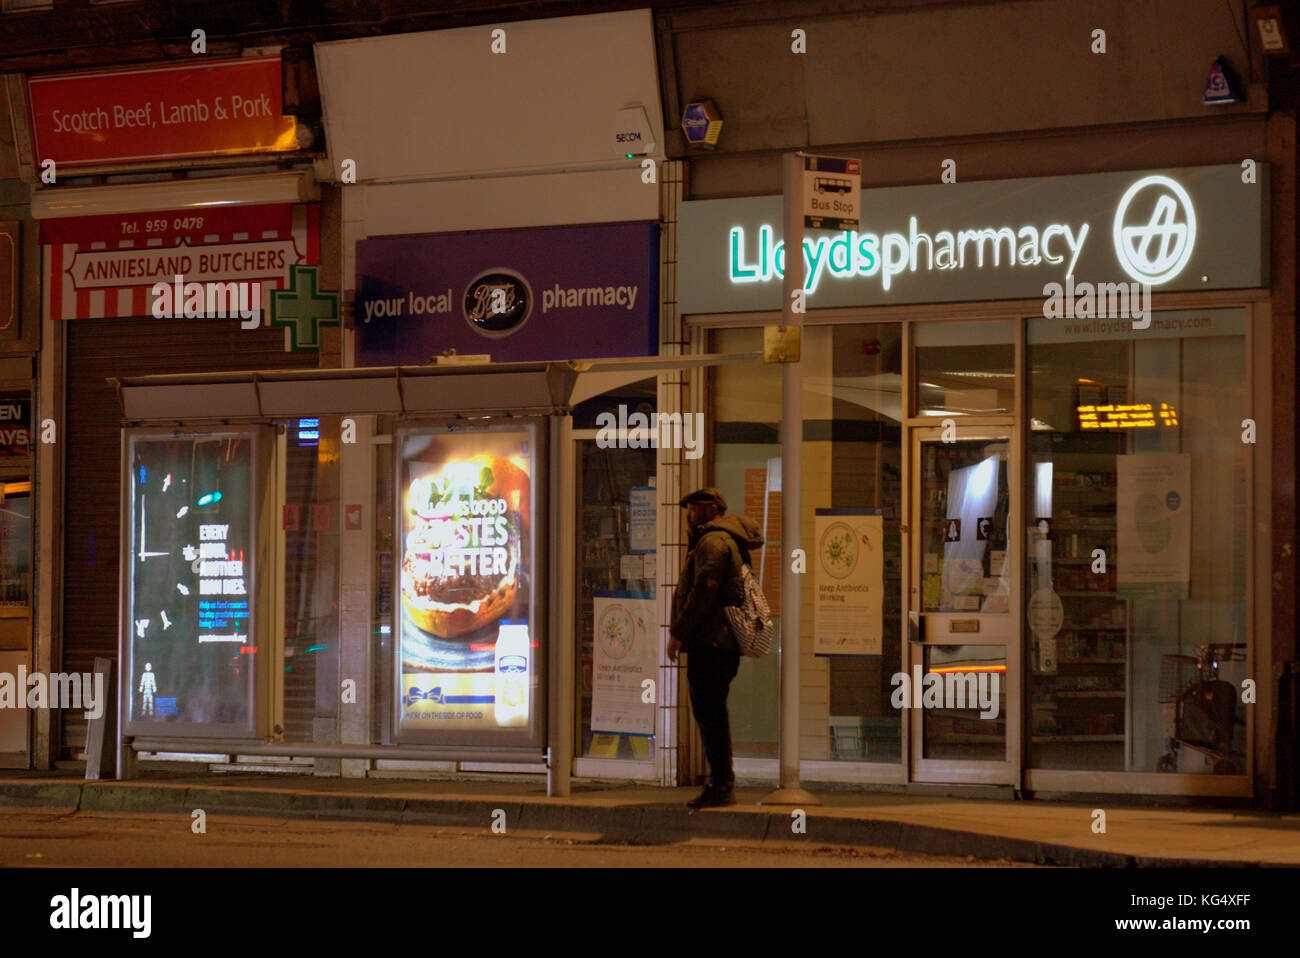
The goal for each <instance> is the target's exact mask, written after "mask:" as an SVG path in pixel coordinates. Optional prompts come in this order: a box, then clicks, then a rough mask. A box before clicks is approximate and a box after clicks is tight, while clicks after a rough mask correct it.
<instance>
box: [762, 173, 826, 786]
mask: <svg viewBox="0 0 1300 958" xmlns="http://www.w3.org/2000/svg"><path fill="white" fill-rule="evenodd" d="M782 174H783V175H782V179H783V181H784V182H783V184H782V185H783V188H784V196H785V207H784V217H783V219H784V230H783V235H784V237H785V275H784V277H783V280H782V284H781V295H782V302H781V323H782V325H784V326H794V327H796V328H797V329H798V330H799V343H800V346H799V348H800V350H801V351H802V349H803V298H802V294H800V296H799V306H800V308H799V310H798V311H796V309H795V304H796V298H795V294H796V293H797V292H800V291H801V290H802V289H803V282H804V263H803V222H804V221H803V217H804V212H803V205H804V204H803V178H804V174H803V155H802V154H801V153H788V154H786V156H785V157H784V159H783V166H782ZM801 354H802V353H801ZM802 489H803V367H802V366H801V365H800V364H799V363H798V362H785V363H782V364H781V546H782V548H781V552H782V556H781V647H780V653H779V654H780V656H781V692H780V696H781V713H780V714H781V721H780V731H779V733H778V734H779V743H778V755H779V762H780V769H781V777H780V786H779V787H778V788H777V790H776V791H774V792H772V793H771V794H769V795H767V796H766V797H765V798H763V800H762V801H761V802H760V804H762V805H820V804H821V803H820V802H819V801H817V799H816V798H814V797H813V796H812V794H811V793H810V792H807V791H804V789H803V788H801V787H800V785H799V644H800V643H799V638H800V631H801V627H800V623H801V615H800V606H801V604H802V603H801V602H800V581H799V574H798V573H796V572H795V571H794V568H793V562H792V560H791V554H792V553H793V551H794V550H795V549H797V548H800V543H801V542H802V541H803V528H802V526H803V517H802V515H801V511H800V506H801V499H802Z"/></svg>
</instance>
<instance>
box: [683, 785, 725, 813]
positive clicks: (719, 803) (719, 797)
mask: <svg viewBox="0 0 1300 958" xmlns="http://www.w3.org/2000/svg"><path fill="white" fill-rule="evenodd" d="M735 804H736V793H735V791H734V790H733V789H732V788H731V787H730V786H724V785H707V786H705V788H704V791H702V792H700V794H699V795H697V796H696V797H695V798H693V799H691V800H690V801H689V802H687V803H686V807H687V808H721V807H723V806H725V805H735Z"/></svg>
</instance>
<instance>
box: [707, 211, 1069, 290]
mask: <svg viewBox="0 0 1300 958" xmlns="http://www.w3.org/2000/svg"><path fill="white" fill-rule="evenodd" d="M1088 230H1089V225H1088V224H1087V223H1080V224H1078V225H1077V226H1075V225H1072V224H1070V223H1049V224H1047V225H1045V226H1043V227H1042V228H1039V227H1037V226H1033V225H1027V226H1021V227H1019V228H1018V229H1017V228H1014V227H1011V226H997V227H992V226H990V227H984V228H981V229H966V230H956V231H954V230H939V231H938V232H936V233H929V232H926V231H923V230H921V229H919V228H918V224H917V218H916V217H915V216H913V217H910V218H909V220H908V232H907V233H905V234H904V233H884V234H880V233H871V232H858V231H857V230H849V231H845V232H842V233H839V234H836V235H830V236H827V235H819V236H816V237H811V238H805V239H804V241H803V253H804V290H805V291H806V292H807V293H808V294H809V295H811V294H813V293H815V292H816V291H817V287H818V285H819V284H820V283H821V282H822V280H823V279H824V278H825V277H826V276H828V275H829V276H830V277H832V278H834V279H841V280H843V279H853V278H854V277H858V276H862V277H866V278H868V279H878V280H879V282H880V285H881V288H882V289H884V290H885V291H886V292H887V291H888V290H889V288H890V286H891V285H892V284H893V280H894V277H895V276H898V275H900V274H901V273H904V272H910V273H915V272H916V271H917V269H918V268H921V267H924V269H925V270H927V271H934V270H964V269H967V268H971V267H973V268H975V269H983V268H985V264H986V263H988V264H989V265H990V266H992V267H993V268H995V269H996V268H1001V267H1003V266H1006V267H1014V266H1040V265H1042V264H1043V263H1049V264H1051V265H1054V266H1056V265H1065V266H1066V269H1065V273H1064V274H1063V275H1065V276H1070V275H1073V273H1074V267H1075V264H1076V263H1077V262H1078V260H1079V254H1080V253H1081V252H1082V251H1083V244H1084V242H1085V241H1086V240H1087V238H1088ZM757 233H758V235H757V237H756V240H755V241H754V242H753V246H752V248H751V245H750V242H749V240H748V237H747V236H746V234H745V228H744V227H743V226H733V227H732V228H731V233H730V252H729V254H728V276H729V278H730V280H731V282H733V283H767V282H771V281H773V280H777V279H780V278H781V277H783V276H784V275H785V243H784V241H781V240H778V239H777V238H776V231H775V230H774V229H773V228H772V227H771V226H769V225H763V226H760V227H759V228H758V231H757Z"/></svg>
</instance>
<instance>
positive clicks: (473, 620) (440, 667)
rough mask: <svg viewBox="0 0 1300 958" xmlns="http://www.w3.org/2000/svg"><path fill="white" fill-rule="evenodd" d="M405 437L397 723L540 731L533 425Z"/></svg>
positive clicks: (432, 728) (521, 734)
mask: <svg viewBox="0 0 1300 958" xmlns="http://www.w3.org/2000/svg"><path fill="white" fill-rule="evenodd" d="M399 441H400V443H401V452H402V456H401V461H400V465H399V470H398V471H399V476H398V497H399V509H400V512H399V516H400V519H399V521H400V526H399V529H398V532H399V542H398V548H399V555H398V569H399V570H400V573H399V580H400V594H401V602H400V604H399V606H398V608H397V609H396V610H395V612H396V617H397V623H396V628H395V632H396V633H397V647H398V648H397V651H398V659H399V682H398V697H399V701H398V716H399V722H398V725H399V729H400V731H401V732H402V733H410V732H415V733H442V732H459V733H485V732H491V733H497V732H503V731H504V732H505V733H506V734H507V736H509V738H508V739H507V740H511V739H513V740H520V739H526V738H531V737H532V736H533V734H534V731H535V730H534V723H533V721H532V719H533V717H534V714H535V710H536V707H537V695H538V672H539V668H538V663H539V657H538V652H537V645H538V643H537V636H536V622H535V621H534V618H533V615H532V610H533V596H532V589H533V576H534V561H533V555H534V553H533V529H532V523H533V516H534V510H533V504H534V483H533V462H534V448H535V430H534V429H533V428H532V427H527V428H523V429H520V428H514V429H510V430H499V429H489V430H477V431H460V430H453V429H450V428H446V427H441V428H439V427H433V428H430V429H425V430H413V431H403V432H402V433H401V434H400V438H399ZM409 737H410V736H409V735H408V738H409ZM422 737H424V738H428V737H429V736H428V735H423V736H422ZM445 738H446V737H445V736H441V737H440V740H445ZM488 738H489V739H496V738H499V736H496V735H492V736H489V737H488ZM462 740H464V741H483V740H484V738H483V736H482V735H481V734H480V735H477V736H473V735H471V737H470V738H468V739H466V738H464V737H463V735H462Z"/></svg>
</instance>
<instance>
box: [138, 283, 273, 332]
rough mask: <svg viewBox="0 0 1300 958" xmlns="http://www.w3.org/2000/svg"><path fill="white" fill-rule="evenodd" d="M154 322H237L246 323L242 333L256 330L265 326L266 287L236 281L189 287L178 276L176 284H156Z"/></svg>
mask: <svg viewBox="0 0 1300 958" xmlns="http://www.w3.org/2000/svg"><path fill="white" fill-rule="evenodd" d="M149 292H150V293H151V294H152V295H153V298H154V299H153V309H152V311H153V318H154V319H233V318H234V317H236V316H238V317H239V318H240V319H242V320H244V322H241V323H240V324H239V328H240V329H256V328H257V327H258V326H260V325H261V323H262V284H261V283H259V282H245V281H232V282H229V283H187V282H185V277H183V276H177V277H176V278H175V281H174V282H172V283H154V284H153V286H152V288H151V289H150V290H149Z"/></svg>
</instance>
